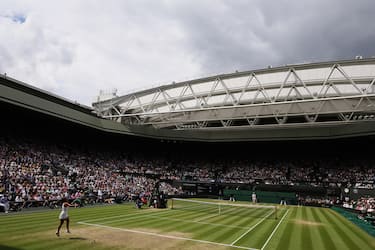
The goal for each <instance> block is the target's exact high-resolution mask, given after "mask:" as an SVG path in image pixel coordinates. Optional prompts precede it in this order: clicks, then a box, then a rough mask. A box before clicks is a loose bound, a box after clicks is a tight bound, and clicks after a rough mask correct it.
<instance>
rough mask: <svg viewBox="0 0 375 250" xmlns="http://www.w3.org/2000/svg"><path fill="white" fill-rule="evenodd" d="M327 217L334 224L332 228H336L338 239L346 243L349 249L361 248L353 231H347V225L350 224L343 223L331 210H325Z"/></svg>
mask: <svg viewBox="0 0 375 250" xmlns="http://www.w3.org/2000/svg"><path fill="white" fill-rule="evenodd" d="M323 214H324V215H325V218H326V219H327V221H328V222H329V224H330V225H331V226H332V229H333V230H335V231H336V232H337V234H338V238H337V239H336V241H342V242H344V243H345V245H346V247H347V248H348V249H361V248H360V246H358V245H357V243H356V242H354V241H353V240H352V238H353V233H352V231H349V232H348V231H347V229H346V227H347V226H348V225H345V224H342V223H341V222H340V221H339V220H338V219H337V218H335V216H333V214H331V213H330V210H325V213H323Z"/></svg>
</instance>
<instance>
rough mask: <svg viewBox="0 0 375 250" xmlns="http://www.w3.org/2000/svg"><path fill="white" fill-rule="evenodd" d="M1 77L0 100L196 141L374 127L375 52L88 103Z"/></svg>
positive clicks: (110, 127) (343, 133)
mask: <svg viewBox="0 0 375 250" xmlns="http://www.w3.org/2000/svg"><path fill="white" fill-rule="evenodd" d="M0 83H1V84H0V90H1V91H0V100H2V101H6V102H10V103H13V104H16V105H20V106H23V107H26V108H30V109H34V110H37V111H39V112H43V113H47V114H49V115H53V116H57V117H60V118H63V119H67V120H70V121H73V122H77V123H80V124H84V125H87V126H91V127H95V128H97V129H100V130H104V131H109V132H115V133H125V134H133V135H138V136H147V137H153V138H160V139H170V140H196V141H247V140H285V139H314V138H338V137H350V136H358V135H370V134H375V127H374V125H375V105H374V100H375V87H374V83H375V58H369V59H356V60H346V61H335V62H323V63H311V64H300V65H286V66H283V67H277V68H272V67H268V68H266V69H261V70H254V71H246V72H236V73H232V74H222V75H216V76H212V77H207V78H201V79H195V80H191V81H185V82H179V83H172V84H169V85H164V86H160V87H156V88H151V89H147V90H143V91H138V92H134V93H131V94H127V95H124V96H120V97H115V98H111V99H106V100H103V101H100V100H99V101H98V102H96V103H93V107H94V109H91V108H89V107H85V106H82V105H78V104H76V103H73V102H71V101H69V100H66V99H63V98H61V97H58V96H55V95H53V94H50V93H48V92H45V91H43V90H39V89H37V88H34V87H31V86H29V85H27V84H25V83H21V82H18V81H16V80H14V79H11V78H8V77H6V76H2V77H1V78H0ZM94 111H95V112H96V115H97V116H96V115H94V114H93V112H94Z"/></svg>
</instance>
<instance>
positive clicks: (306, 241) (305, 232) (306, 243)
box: [301, 207, 313, 250]
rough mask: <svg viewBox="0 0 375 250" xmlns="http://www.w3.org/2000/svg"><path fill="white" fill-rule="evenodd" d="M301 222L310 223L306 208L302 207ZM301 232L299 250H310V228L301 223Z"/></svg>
mask: <svg viewBox="0 0 375 250" xmlns="http://www.w3.org/2000/svg"><path fill="white" fill-rule="evenodd" d="M301 209H302V218H301V219H302V221H311V220H310V219H309V218H308V216H307V209H308V208H307V207H302V208H301ZM301 231H302V241H301V243H302V245H303V246H302V245H301V249H306V250H312V249H313V248H312V239H311V232H310V231H311V230H310V226H308V225H305V224H303V223H301Z"/></svg>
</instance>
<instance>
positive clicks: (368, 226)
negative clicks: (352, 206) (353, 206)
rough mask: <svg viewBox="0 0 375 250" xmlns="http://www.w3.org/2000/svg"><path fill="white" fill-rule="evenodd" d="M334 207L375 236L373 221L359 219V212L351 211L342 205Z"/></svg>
mask: <svg viewBox="0 0 375 250" xmlns="http://www.w3.org/2000/svg"><path fill="white" fill-rule="evenodd" d="M332 209H333V210H335V211H336V212H338V213H339V214H341V215H342V216H344V217H345V218H347V219H348V220H350V221H351V222H353V223H354V224H356V225H357V226H359V227H360V228H362V229H363V230H365V231H366V232H367V233H368V234H370V235H372V236H374V237H375V226H373V225H371V223H370V222H368V221H365V220H361V219H359V218H358V213H356V212H355V211H349V210H348V209H344V208H341V207H332Z"/></svg>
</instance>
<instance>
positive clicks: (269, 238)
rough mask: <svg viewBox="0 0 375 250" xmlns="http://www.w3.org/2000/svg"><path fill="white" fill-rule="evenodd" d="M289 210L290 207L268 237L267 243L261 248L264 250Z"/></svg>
mask: <svg viewBox="0 0 375 250" xmlns="http://www.w3.org/2000/svg"><path fill="white" fill-rule="evenodd" d="M288 212H289V209H288V210H286V213H285V214H284V216H283V217H282V218H281V220H280V221H279V223H278V224H277V226H276V227H275V229H274V230H273V231H272V233H271V235H270V237H268V239H267V241H266V243H264V245H263V247H262V248H261V249H260V250H263V249H264V248H265V247H266V246H267V244H268V242H269V241H270V240H271V238H272V236H273V235H274V233H275V232H276V230H277V228H278V227H279V226H280V224H281V222H282V221H283V220H284V218H285V216H286V215H287V214H288Z"/></svg>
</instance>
